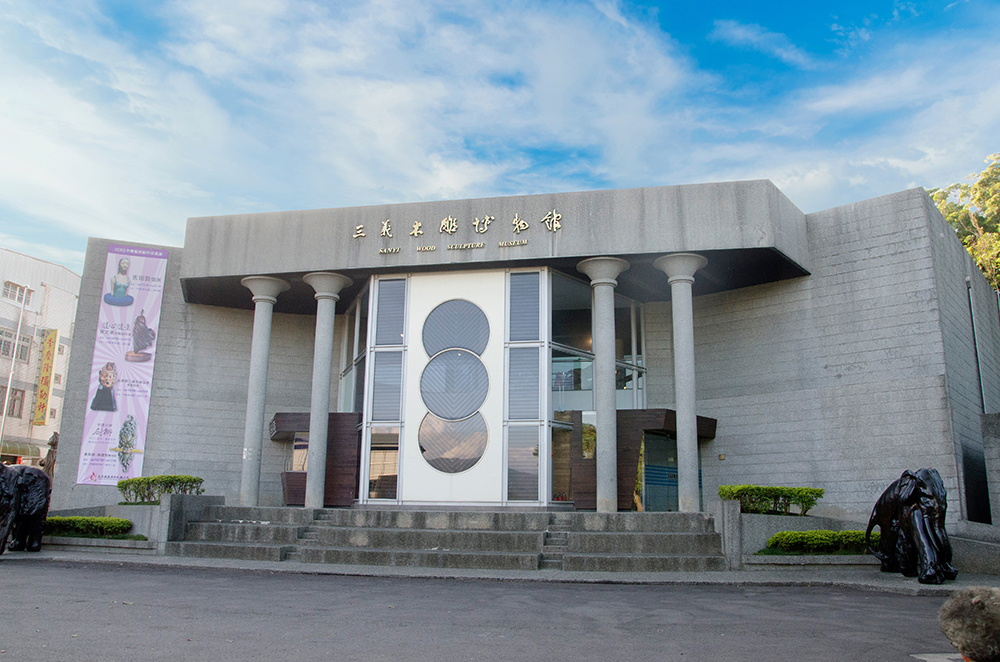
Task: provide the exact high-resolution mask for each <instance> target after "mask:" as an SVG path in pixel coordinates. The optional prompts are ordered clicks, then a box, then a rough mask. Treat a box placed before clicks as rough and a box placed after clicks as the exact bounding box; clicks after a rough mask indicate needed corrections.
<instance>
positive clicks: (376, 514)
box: [313, 508, 548, 531]
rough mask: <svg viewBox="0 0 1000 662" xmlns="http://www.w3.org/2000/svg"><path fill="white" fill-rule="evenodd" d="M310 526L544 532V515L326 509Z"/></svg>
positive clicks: (321, 511)
mask: <svg viewBox="0 0 1000 662" xmlns="http://www.w3.org/2000/svg"><path fill="white" fill-rule="evenodd" d="M313 524H314V525H315V526H317V527H330V526H342V527H358V528H375V529H431V530H443V529H448V530H463V529H466V530H479V531H544V530H545V528H546V526H547V525H548V513H546V512H494V511H483V512H478V511H454V512H453V511H433V510H431V511H428V510H355V509H331V508H327V509H323V510H317V511H316V519H315V521H314V522H313Z"/></svg>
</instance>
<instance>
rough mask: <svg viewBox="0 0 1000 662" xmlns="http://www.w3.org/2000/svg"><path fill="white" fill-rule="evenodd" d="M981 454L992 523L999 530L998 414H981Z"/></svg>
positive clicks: (999, 459)
mask: <svg viewBox="0 0 1000 662" xmlns="http://www.w3.org/2000/svg"><path fill="white" fill-rule="evenodd" d="M983 455H984V456H985V458H986V477H987V480H988V481H989V486H990V506H991V507H992V512H993V524H994V526H995V527H996V528H997V529H998V530H1000V526H996V525H998V524H1000V414H987V415H986V416H983Z"/></svg>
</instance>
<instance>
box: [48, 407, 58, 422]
mask: <svg viewBox="0 0 1000 662" xmlns="http://www.w3.org/2000/svg"><path fill="white" fill-rule="evenodd" d="M49 418H50V419H51V420H53V421H54V420H56V410H55V409H49Z"/></svg>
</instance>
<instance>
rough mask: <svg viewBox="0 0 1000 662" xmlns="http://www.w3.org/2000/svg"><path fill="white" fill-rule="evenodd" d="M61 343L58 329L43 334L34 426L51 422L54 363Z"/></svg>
mask: <svg viewBox="0 0 1000 662" xmlns="http://www.w3.org/2000/svg"><path fill="white" fill-rule="evenodd" d="M58 342H59V331H58V329H51V330H49V331H46V332H45V333H44V334H42V367H41V369H40V370H39V371H38V395H37V396H36V397H35V415H34V416H32V417H31V424H32V425H45V424H46V423H48V422H49V392H50V391H51V389H52V363H53V361H55V359H56V343H58Z"/></svg>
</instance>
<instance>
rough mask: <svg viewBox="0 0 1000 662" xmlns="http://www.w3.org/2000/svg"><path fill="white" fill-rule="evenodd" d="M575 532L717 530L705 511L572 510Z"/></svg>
mask: <svg viewBox="0 0 1000 662" xmlns="http://www.w3.org/2000/svg"><path fill="white" fill-rule="evenodd" d="M570 520H571V525H572V530H573V531H587V532H593V533H629V532H634V533H715V518H713V517H712V516H711V515H708V514H706V513H589V512H585V513H573V514H572V515H570Z"/></svg>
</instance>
